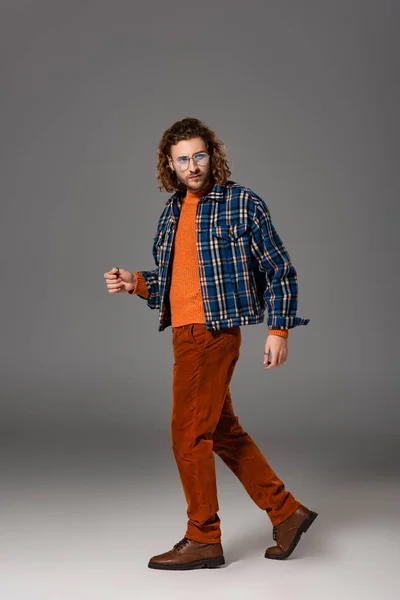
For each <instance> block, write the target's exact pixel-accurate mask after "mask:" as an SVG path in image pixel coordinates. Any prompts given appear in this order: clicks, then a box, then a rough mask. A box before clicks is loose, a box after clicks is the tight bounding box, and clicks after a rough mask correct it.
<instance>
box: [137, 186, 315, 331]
mask: <svg viewBox="0 0 400 600" xmlns="http://www.w3.org/2000/svg"><path fill="white" fill-rule="evenodd" d="M184 195H185V192H175V193H174V194H173V195H172V196H171V197H170V198H169V199H168V200H167V202H166V203H165V207H164V209H163V211H162V214H161V216H160V219H159V222H158V227H157V232H156V234H155V236H154V240H153V250H152V251H153V257H154V262H155V264H156V268H155V269H153V270H152V271H139V273H140V274H141V275H142V276H143V278H144V280H145V282H146V286H147V288H148V291H149V298H148V299H147V306H149V307H150V308H152V309H154V308H156V309H159V331H163V330H164V329H165V328H166V327H168V326H170V325H171V311H170V303H169V286H170V282H171V265H172V259H173V251H174V250H173V248H174V247H173V241H174V236H175V231H176V227H177V224H178V221H179V215H180V210H181V206H182V198H183V197H184ZM196 244H197V254H198V263H199V274H200V286H201V294H202V299H203V307H204V314H205V318H206V323H205V325H206V327H207V329H210V330H217V329H222V328H224V327H236V326H238V325H252V324H255V323H261V322H263V321H264V313H265V309H266V308H267V309H268V327H269V329H291V328H293V327H296V326H297V325H307V323H308V322H309V321H310V319H304V318H301V317H298V316H296V310H297V295H298V292H297V290H298V283H297V273H296V270H295V268H294V266H293V264H292V262H291V260H290V257H289V254H288V252H287V250H286V248H285V246H284V245H283V243H282V241H281V239H280V237H279V235H278V234H277V232H276V231H275V228H274V226H273V224H272V221H271V216H270V213H269V210H268V207H267V205H266V204H265V202H264V200H262V198H260V197H259V196H258V195H257V194H255V193H254V192H253V191H252V190H250V189H249V188H245V187H243V186H241V185H239V184H237V183H235V182H234V181H230V180H229V181H227V182H226V183H225V185H217V184H215V185H214V186H213V188H212V189H211V191H210V192H209V193H208V194H207V195H206V196H202V197H200V199H199V202H198V205H197V210H196ZM141 297H143V296H141Z"/></svg>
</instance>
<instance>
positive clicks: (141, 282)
mask: <svg viewBox="0 0 400 600" xmlns="http://www.w3.org/2000/svg"><path fill="white" fill-rule="evenodd" d="M131 273H132V275H135V277H136V285H135V287H134V288H133V290H131V291H130V292H128V293H129V294H137V295H138V296H143V298H146V299H147V298H148V297H149V290H148V289H147V285H146V280H145V278H144V277H143V275H142V274H141V273H139V272H137V271H131Z"/></svg>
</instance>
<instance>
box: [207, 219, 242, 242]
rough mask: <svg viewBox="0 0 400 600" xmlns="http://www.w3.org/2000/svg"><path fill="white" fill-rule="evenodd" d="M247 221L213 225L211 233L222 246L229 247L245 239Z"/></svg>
mask: <svg viewBox="0 0 400 600" xmlns="http://www.w3.org/2000/svg"><path fill="white" fill-rule="evenodd" d="M248 228H249V226H248V224H247V223H236V224H235V225H213V226H212V230H211V234H212V236H213V238H214V239H216V240H217V241H218V243H219V244H220V245H221V246H223V247H226V248H228V247H230V246H233V247H234V246H235V245H237V244H240V242H244V241H245V240H246V239H247V235H246V232H247V231H248Z"/></svg>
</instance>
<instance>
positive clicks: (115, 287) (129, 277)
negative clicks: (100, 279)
mask: <svg viewBox="0 0 400 600" xmlns="http://www.w3.org/2000/svg"><path fill="white" fill-rule="evenodd" d="M104 279H105V280H106V284H107V288H108V291H109V293H110V294H122V292H131V291H132V290H133V289H134V287H135V285H136V277H135V275H133V273H131V272H130V271H126V270H125V269H119V268H118V267H113V268H112V269H111V271H107V273H104Z"/></svg>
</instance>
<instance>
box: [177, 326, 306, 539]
mask: <svg viewBox="0 0 400 600" xmlns="http://www.w3.org/2000/svg"><path fill="white" fill-rule="evenodd" d="M241 341H242V334H241V330H240V327H232V328H225V329H220V330H218V331H210V330H208V329H206V326H205V324H203V323H191V324H188V325H183V326H180V327H173V328H172V345H173V351H174V366H173V380H172V413H171V442H172V450H173V453H174V457H175V461H176V464H177V467H178V470H179V475H180V479H181V482H182V487H183V492H184V494H185V498H186V502H187V517H188V521H187V529H186V533H185V536H186V537H188V538H190V539H192V540H195V541H198V542H203V543H216V542H220V541H221V527H220V518H219V516H218V510H219V505H218V498H217V484H216V474H215V462H214V452H215V453H216V454H218V456H219V457H220V458H221V459H222V460H223V462H224V463H225V464H226V465H227V466H228V467H229V468H230V469H231V470H232V471H233V473H234V474H235V475H236V476H237V477H238V479H239V480H240V481H241V483H242V484H243V486H244V487H245V489H246V491H247V493H248V494H249V496H250V498H251V499H252V500H254V502H255V503H256V505H257V506H258V507H259V508H261V509H262V510H265V511H266V512H267V514H268V516H269V518H270V520H271V523H272V525H278V524H279V523H281V522H282V521H284V520H285V519H286V518H287V517H289V516H290V515H291V514H293V513H294V511H295V510H296V509H297V508H298V506H300V504H301V503H300V502H298V501H297V500H296V499H295V498H294V497H293V495H292V494H291V493H290V492H289V491H288V490H286V489H285V486H284V484H283V482H282V481H281V479H279V477H278V476H277V475H276V474H275V473H274V471H273V470H272V468H271V467H270V465H269V464H268V462H267V461H266V459H265V458H264V456H263V454H262V453H261V451H260V449H259V448H258V446H257V445H256V444H255V442H254V441H253V439H252V438H251V437H250V435H249V434H248V433H247V432H246V431H244V430H243V429H242V427H241V425H240V423H239V420H238V417H237V416H236V415H235V412H234V410H233V407H232V399H231V395H230V390H229V383H230V380H231V378H232V374H233V371H234V368H235V365H236V363H237V361H238V359H239V353H240V345H241Z"/></svg>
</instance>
